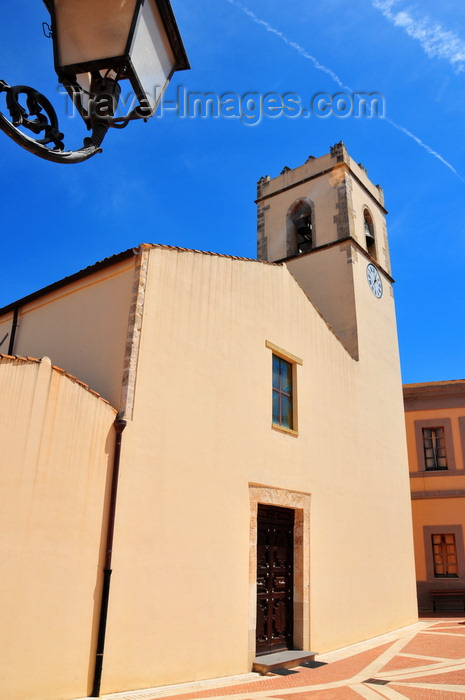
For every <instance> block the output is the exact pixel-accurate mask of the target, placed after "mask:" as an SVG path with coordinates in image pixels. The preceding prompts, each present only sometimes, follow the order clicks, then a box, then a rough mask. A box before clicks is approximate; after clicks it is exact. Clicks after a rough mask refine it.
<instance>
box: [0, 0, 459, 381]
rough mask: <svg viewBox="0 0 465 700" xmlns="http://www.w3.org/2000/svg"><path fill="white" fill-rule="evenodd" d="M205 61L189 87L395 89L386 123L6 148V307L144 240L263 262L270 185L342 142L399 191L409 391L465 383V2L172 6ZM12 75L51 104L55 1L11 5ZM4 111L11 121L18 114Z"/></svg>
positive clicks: (79, 132)
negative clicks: (261, 207) (259, 255)
mask: <svg viewBox="0 0 465 700" xmlns="http://www.w3.org/2000/svg"><path fill="white" fill-rule="evenodd" d="M172 6H173V9H174V12H175V14H176V18H177V21H178V25H179V28H180V31H181V34H182V37H183V40H184V44H185V47H186V51H187V53H188V56H189V60H190V63H191V66H192V70H191V71H189V72H183V73H177V74H176V75H175V77H174V79H173V81H172V83H171V85H170V88H169V90H168V93H167V94H166V96H165V99H166V100H170V101H172V102H173V101H175V100H176V97H177V94H178V90H180V89H185V90H186V91H188V92H191V93H192V92H202V93H204V92H214V93H217V94H219V95H222V94H224V93H234V94H237V95H239V96H243V95H245V94H247V93H251V92H256V93H259V94H262V95H265V94H267V93H276V94H278V95H285V94H289V93H293V94H295V95H298V96H299V97H300V98H301V100H302V103H303V104H304V105H310V104H311V101H312V98H313V96H314V95H316V94H317V93H326V94H329V95H333V94H335V93H338V92H349V91H350V92H360V93H365V92H368V93H373V92H376V93H380V94H381V95H383V97H384V104H385V117H386V118H384V119H383V118H379V117H372V118H371V119H369V118H367V117H356V116H351V115H349V116H347V117H345V118H343V117H341V116H335V115H329V116H327V117H317V116H315V115H314V114H310V116H309V117H305V118H304V117H300V116H299V117H295V116H294V117H291V116H286V115H284V114H283V115H281V116H279V117H266V118H263V119H262V120H261V121H259V123H257V124H255V125H253V126H252V125H250V124H247V123H244V122H245V120H241V119H240V118H239V117H231V116H230V117H225V116H223V117H221V118H217V119H213V118H206V119H202V118H181V117H180V116H179V115H178V114H176V111H175V110H171V111H165V113H164V114H163V116H161V117H160V116H158V117H154V118H153V119H152V120H151V121H150V122H149V123H147V124H144V123H142V122H141V123H132V124H130V125H129V126H128V127H127V129H125V130H123V131H116V130H111V131H110V132H109V134H108V136H107V138H106V140H105V142H104V144H103V148H104V152H103V154H102V155H99V156H96V157H95V158H93V159H92V160H90V161H88V162H87V163H83V164H81V165H75V166H61V165H55V164H51V163H48V162H46V161H42V160H40V159H38V158H35V157H34V156H32V155H30V154H29V153H27V152H25V151H22V149H20V148H19V147H18V146H16V145H15V144H14V143H13V142H11V141H10V140H9V139H8V138H7V137H6V136H5V135H3V134H1V135H0V138H2V139H3V140H2V159H3V167H2V180H3V182H2V195H3V196H2V200H3V201H2V207H1V209H0V227H1V231H2V234H3V235H2V237H1V247H2V250H1V271H2V280H3V284H2V286H1V291H0V305H1V306H3V305H5V304H7V303H9V302H11V301H13V300H15V299H18V298H20V297H22V296H24V295H26V294H29V293H30V292H32V291H34V290H36V289H39V288H41V287H43V286H45V285H47V284H50V283H51V282H54V281H55V280H57V279H61V278H62V277H65V276H66V275H69V274H72V273H73V272H76V271H77V270H79V269H82V268H83V267H86V266H87V265H90V264H92V263H94V262H96V261H97V260H101V259H102V258H105V257H107V256H109V255H112V254H113V253H117V252H120V251H122V250H126V249H127V248H130V247H131V246H136V245H138V244H139V243H141V242H150V243H165V244H171V245H177V246H183V247H188V248H197V249H202V250H211V251H215V252H220V253H227V254H232V255H238V256H245V257H255V255H256V218H255V205H254V199H255V195H256V181H257V180H258V179H259V178H260V177H261V176H263V175H265V174H269V175H270V176H271V177H274V176H276V175H278V174H279V173H280V172H281V170H282V168H283V167H284V166H285V165H287V166H289V167H291V168H293V167H297V166H298V165H301V164H302V163H303V162H304V161H305V160H306V159H307V157H308V156H309V155H314V156H317V157H318V156H321V155H323V154H324V153H326V152H328V151H329V148H330V146H332V145H333V144H335V143H337V142H338V141H341V140H342V141H344V143H345V144H346V146H347V148H348V150H349V153H350V154H351V155H352V157H353V158H354V159H356V160H357V162H362V163H363V165H364V166H365V167H366V169H367V170H368V174H369V176H370V178H371V179H372V180H373V181H374V182H375V183H379V184H380V185H381V186H382V187H383V188H384V191H385V197H386V206H387V209H388V210H389V212H390V213H389V216H388V231H389V238H390V248H391V258H392V267H393V274H394V277H395V279H396V285H395V296H396V306H397V318H398V329H399V343H400V350H401V360H402V370H403V379H404V381H405V382H422V381H434V380H444V379H457V378H463V377H465V370H464V347H465V323H464V307H465V303H464V302H465V284H464V262H465V217H464V207H463V205H464V200H465V4H464V3H463V2H462V1H461V0H443V2H441V3H437V2H433V1H432V0H422V2H420V1H419V0H412V2H410V1H409V0H357V1H356V2H352V3H348V2H346V0H315V1H314V2H309V1H308V0H287V2H286V3H283V2H282V0H244V2H242V1H241V2H239V0H202V2H200V3H193V2H192V1H190V2H188V1H187V0H172ZM1 13H2V22H1V23H0V46H1V54H2V66H3V68H2V74H1V75H0V77H1V78H3V79H4V80H6V81H7V82H8V83H10V84H11V85H15V84H24V83H25V84H29V85H31V86H33V87H35V88H37V89H38V90H41V91H42V92H44V94H46V95H47V96H48V97H49V99H50V100H51V101H52V102H53V104H54V106H55V108H56V110H57V113H58V115H59V118H60V127H61V129H62V130H63V131H64V132H65V135H66V141H65V142H66V146H67V147H68V148H71V149H72V148H78V147H79V146H80V145H81V143H82V138H83V136H84V135H85V130H84V125H83V123H82V122H81V120H80V119H79V117H74V118H73V117H72V116H71V117H70V116H67V113H66V100H65V97H64V96H63V95H62V94H60V92H59V88H58V86H57V83H56V79H55V73H54V71H53V59H52V45H51V41H50V40H48V39H46V38H45V37H44V36H43V33H42V28H41V24H42V22H43V21H45V20H47V19H48V17H47V12H46V10H45V7H44V6H43V4H42V2H41V0H24V2H22V3H20V4H18V2H17V0H2V7H1ZM1 109H2V111H5V108H4V106H3V103H2V107H1Z"/></svg>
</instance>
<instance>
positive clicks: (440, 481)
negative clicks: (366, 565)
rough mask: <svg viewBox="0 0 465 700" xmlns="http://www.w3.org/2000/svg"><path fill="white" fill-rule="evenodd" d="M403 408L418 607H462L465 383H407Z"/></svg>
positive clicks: (464, 581) (464, 583)
mask: <svg viewBox="0 0 465 700" xmlns="http://www.w3.org/2000/svg"><path fill="white" fill-rule="evenodd" d="M404 404H405V419H406V426H407V442H408V452H409V465H410V486H411V492H412V512H413V529H414V540H415V566H416V576H417V590H418V606H419V609H420V610H431V609H432V608H433V607H434V604H435V603H436V602H437V603H439V601H440V609H441V610H447V609H455V610H457V608H459V609H460V608H461V609H463V603H461V602H460V599H461V600H465V549H464V539H463V533H464V530H465V380H464V379H459V380H455V381H447V382H428V383H425V384H406V385H405V386H404ZM432 591H433V592H436V595H434V593H433V595H432V594H431V592H432ZM457 591H460V593H461V595H454V594H455V593H456V592H457ZM445 592H448V594H449V595H444V593H445ZM435 599H436V600H435ZM437 607H438V609H439V605H438V606H437Z"/></svg>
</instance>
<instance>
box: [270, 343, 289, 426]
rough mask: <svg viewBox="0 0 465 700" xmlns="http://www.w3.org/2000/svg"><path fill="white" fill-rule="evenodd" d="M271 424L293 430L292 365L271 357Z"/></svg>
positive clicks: (275, 356) (276, 357)
mask: <svg viewBox="0 0 465 700" xmlns="http://www.w3.org/2000/svg"><path fill="white" fill-rule="evenodd" d="M272 399H273V423H274V424H275V425H281V426H283V427H284V428H289V429H291V430H292V429H293V427H294V426H293V422H294V421H293V412H292V363H291V362H287V361H286V360H283V359H282V358H281V357H278V356H277V355H273V391H272Z"/></svg>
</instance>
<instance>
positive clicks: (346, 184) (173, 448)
mask: <svg viewBox="0 0 465 700" xmlns="http://www.w3.org/2000/svg"><path fill="white" fill-rule="evenodd" d="M257 207H258V258H259V259H258V260H248V259H241V258H234V257H229V256H224V255H215V254H211V253H205V252H199V251H194V250H185V249H179V248H173V247H169V246H163V245H151V244H142V245H140V246H139V247H138V248H135V249H130V250H128V251H125V252H124V253H121V254H118V255H115V256H113V257H111V258H108V259H107V260H104V261H102V262H100V263H97V264H96V265H94V266H92V267H90V268H88V269H86V270H83V271H81V272H78V273H77V274H75V275H73V276H71V277H69V278H66V279H64V280H61V281H59V282H57V283H55V284H53V285H51V286H49V287H47V288H45V289H42V290H40V291H38V292H36V293H34V294H31V295H30V296H28V297H26V298H24V299H21V300H19V301H16V302H13V303H11V304H10V305H9V306H7V307H4V308H3V309H1V310H0V338H3V341H2V344H1V346H0V350H1V351H2V352H4V353H5V355H4V357H3V358H2V360H1V362H0V391H1V395H2V399H3V401H2V410H1V411H0V434H1V444H2V459H1V462H0V472H1V479H2V484H3V492H4V494H5V498H6V500H7V501H8V508H7V509H6V510H5V509H3V510H2V512H1V513H0V520H1V528H0V533H1V535H0V537H1V538H2V557H3V558H4V562H5V568H4V573H3V574H2V577H1V578H0V600H1V601H2V603H1V604H2V607H3V610H2V620H3V626H2V629H3V631H2V634H1V635H0V655H1V657H2V667H3V670H2V677H1V681H0V684H1V687H2V690H3V694H4V695H5V697H8V698H9V699H10V700H24V699H25V698H28V697H34V698H37V699H38V700H41V699H42V698H43V699H44V700H45V699H47V700H59V699H62V698H76V697H83V696H86V695H88V694H89V693H91V692H93V691H95V669H96V667H98V666H99V665H101V664H102V660H103V674H102V677H101V687H100V688H99V690H100V691H101V692H102V693H109V692H114V691H122V690H128V689H136V688H148V687H153V686H157V685H164V684H169V683H177V682H182V681H190V680H198V679H204V678H212V677H220V676H227V675H231V674H240V673H245V672H248V671H250V670H251V668H252V664H253V662H254V659H255V657H256V655H257V654H267V653H269V652H272V651H275V650H281V649H306V650H312V651H317V652H320V653H322V652H325V651H329V650H332V649H336V648H339V647H343V646H345V645H348V644H352V643H355V642H359V641H361V640H365V639H368V638H371V637H374V636H376V635H380V634H382V633H384V632H387V631H390V630H394V629H396V628H400V627H403V626H406V625H409V624H411V623H413V622H415V621H416V615H417V609H416V595H415V577H414V566H413V562H414V556H413V538H412V526H411V513H410V493H409V480H408V466H407V449H406V441H405V427H404V412H403V404H402V386H401V380H400V369H399V355H398V346H397V333H396V322H395V310H394V298H393V289H392V284H393V280H392V277H391V268H390V262H389V251H388V241H387V233H386V223H385V215H386V210H385V208H384V200H383V193H382V190H381V189H380V188H379V187H376V186H374V185H373V184H372V183H371V181H370V180H369V178H368V176H367V174H366V172H365V170H364V169H363V167H361V166H360V165H357V164H356V163H355V162H354V161H353V160H352V159H351V158H350V156H349V155H348V153H347V151H346V149H345V147H344V146H343V144H337V145H336V146H335V147H334V148H332V149H331V152H330V153H328V154H327V155H325V156H323V157H321V158H317V159H315V158H309V159H308V160H307V162H306V163H305V164H303V165H302V166H301V167H299V168H296V169H295V170H289V169H288V168H285V169H284V171H283V173H282V174H281V175H279V176H278V177H276V178H274V179H270V178H269V177H264V178H262V179H261V180H260V181H259V184H258V199H257ZM31 358H40V362H39V361H37V360H34V359H31ZM44 358H50V360H49V359H44ZM60 368H63V369H60ZM64 370H66V372H64ZM76 378H78V379H76ZM105 402H107V403H105ZM39 408H40V412H38V410H39ZM116 485H117V498H115V496H116ZM114 506H116V507H114ZM109 534H110V535H111V537H110V540H109ZM109 542H111V546H110V545H109ZM109 550H111V554H112V562H111V570H112V574H111V586H109V562H108V553H109ZM108 594H109V595H108ZM102 599H103V601H104V605H105V604H106V603H105V601H106V600H108V619H107V625H106V630H105V647H104V655H103V656H102V649H101V647H100V646H98V638H99V629H100V630H101V629H102V627H101V610H102ZM31 630H33V633H31ZM20 649H21V653H19V650H20ZM26 668H27V673H25V669H26Z"/></svg>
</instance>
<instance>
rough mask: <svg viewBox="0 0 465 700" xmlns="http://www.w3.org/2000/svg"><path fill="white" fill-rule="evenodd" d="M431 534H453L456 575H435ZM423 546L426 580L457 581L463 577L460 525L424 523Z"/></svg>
mask: <svg viewBox="0 0 465 700" xmlns="http://www.w3.org/2000/svg"><path fill="white" fill-rule="evenodd" d="M433 535H454V537H455V552H456V558H457V576H436V575H435V572H434V555H433ZM423 540H424V548H425V550H424V551H425V563H426V578H427V580H428V581H440V580H447V581H451V580H454V581H458V580H462V581H463V580H464V577H465V550H464V540H463V529H462V526H461V525H425V526H423Z"/></svg>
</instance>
